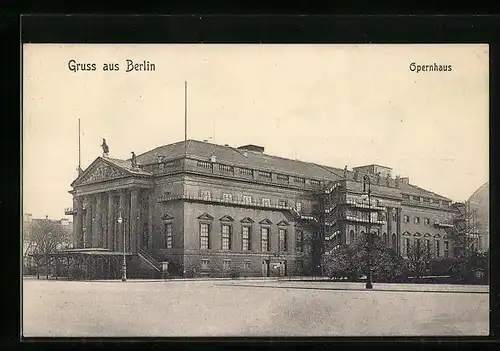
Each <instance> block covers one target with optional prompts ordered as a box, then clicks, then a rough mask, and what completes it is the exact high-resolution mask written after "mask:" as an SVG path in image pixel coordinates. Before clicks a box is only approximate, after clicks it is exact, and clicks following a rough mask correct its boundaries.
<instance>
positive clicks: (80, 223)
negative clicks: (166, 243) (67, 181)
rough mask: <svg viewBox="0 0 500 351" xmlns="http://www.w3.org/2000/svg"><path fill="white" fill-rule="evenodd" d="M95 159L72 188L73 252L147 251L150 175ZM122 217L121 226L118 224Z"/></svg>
mask: <svg viewBox="0 0 500 351" xmlns="http://www.w3.org/2000/svg"><path fill="white" fill-rule="evenodd" d="M141 173H146V172H141V171H140V170H135V169H133V168H131V167H130V168H129V169H127V168H126V167H124V165H122V164H119V165H117V164H115V162H113V160H110V159H107V158H98V159H97V160H96V161H95V162H94V163H93V164H92V165H91V166H90V167H89V168H88V169H87V171H85V172H84V173H83V174H82V175H81V176H80V177H78V178H77V180H75V182H74V183H73V184H72V186H73V188H74V190H73V191H71V192H70V193H72V194H73V202H74V207H73V208H74V210H73V216H74V217H75V218H74V223H75V231H74V248H76V249H83V248H100V249H107V250H109V251H116V252H119V251H123V247H124V246H123V240H124V239H123V238H124V237H125V240H126V242H125V248H126V251H130V252H133V253H135V252H137V249H138V248H140V249H143V250H146V251H150V250H151V247H152V225H150V219H151V217H152V212H153V201H151V196H152V184H151V180H150V179H149V178H148V175H149V174H147V173H146V174H141ZM120 213H121V217H122V218H123V223H122V224H121V225H119V224H118V216H119V214H120Z"/></svg>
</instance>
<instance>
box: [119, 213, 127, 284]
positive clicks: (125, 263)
mask: <svg viewBox="0 0 500 351" xmlns="http://www.w3.org/2000/svg"><path fill="white" fill-rule="evenodd" d="M122 223H123V218H122V211H121V210H120V212H119V213H118V225H119V230H120V231H121V230H122V225H121V224H122ZM126 281H127V258H126V257H125V231H123V262H122V282H126Z"/></svg>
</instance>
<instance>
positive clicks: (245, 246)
mask: <svg viewBox="0 0 500 351" xmlns="http://www.w3.org/2000/svg"><path fill="white" fill-rule="evenodd" d="M241 238H242V245H241V249H242V250H243V251H250V250H251V246H250V245H251V244H250V227H247V226H243V227H242V228H241Z"/></svg>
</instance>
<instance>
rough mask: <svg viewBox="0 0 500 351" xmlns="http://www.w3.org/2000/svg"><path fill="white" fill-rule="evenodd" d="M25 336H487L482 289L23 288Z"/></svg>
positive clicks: (101, 284) (217, 284) (73, 284)
mask: <svg viewBox="0 0 500 351" xmlns="http://www.w3.org/2000/svg"><path fill="white" fill-rule="evenodd" d="M22 307H23V335H24V336H25V337H29V336H50V337H58V336H64V337H67V336H73V337H93V336H95V337H145V336H146V337H168V336H175V337H177V336H399V335H401V336H458V335H463V336H465V335H488V330H489V293H488V287H487V286H461V285H460V286H459V285H423V284H422V285H417V284H415V285H410V284H375V286H374V290H372V291H365V290H364V284H362V283H341V282H336V283H335V282H306V281H302V282H292V281H277V280H272V281H269V280H268V281H259V280H213V281H139V280H137V281H136V280H129V281H127V282H125V283H123V282H120V281H92V282H79V281H61V280H58V281H56V280H36V279H25V280H23V306H22Z"/></svg>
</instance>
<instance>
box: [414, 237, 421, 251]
mask: <svg viewBox="0 0 500 351" xmlns="http://www.w3.org/2000/svg"><path fill="white" fill-rule="evenodd" d="M415 246H416V248H417V252H420V239H416V240H415Z"/></svg>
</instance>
